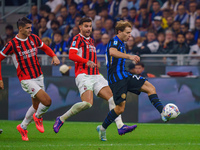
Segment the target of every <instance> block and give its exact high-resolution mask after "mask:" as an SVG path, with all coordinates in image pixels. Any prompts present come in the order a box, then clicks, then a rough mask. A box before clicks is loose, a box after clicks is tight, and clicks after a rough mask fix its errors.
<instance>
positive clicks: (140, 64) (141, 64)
mask: <svg viewBox="0 0 200 150" xmlns="http://www.w3.org/2000/svg"><path fill="white" fill-rule="evenodd" d="M135 66H142V68H144V63H142V62H138V63H137V64H135Z"/></svg>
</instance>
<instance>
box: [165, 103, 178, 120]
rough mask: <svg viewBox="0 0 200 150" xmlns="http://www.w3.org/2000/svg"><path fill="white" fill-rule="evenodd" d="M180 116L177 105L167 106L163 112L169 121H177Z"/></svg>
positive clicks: (170, 104)
mask: <svg viewBox="0 0 200 150" xmlns="http://www.w3.org/2000/svg"><path fill="white" fill-rule="evenodd" d="M179 114H180V111H179V109H178V107H177V106H176V105H175V104H172V103H169V104H167V105H165V107H164V108H163V111H162V115H163V116H164V117H165V118H166V119H167V120H171V119H175V118H176V117H178V115H179Z"/></svg>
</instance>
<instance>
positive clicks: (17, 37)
mask: <svg viewBox="0 0 200 150" xmlns="http://www.w3.org/2000/svg"><path fill="white" fill-rule="evenodd" d="M15 38H16V39H18V40H20V41H26V40H27V39H28V37H27V38H25V39H20V38H19V36H18V34H17V35H16V36H15Z"/></svg>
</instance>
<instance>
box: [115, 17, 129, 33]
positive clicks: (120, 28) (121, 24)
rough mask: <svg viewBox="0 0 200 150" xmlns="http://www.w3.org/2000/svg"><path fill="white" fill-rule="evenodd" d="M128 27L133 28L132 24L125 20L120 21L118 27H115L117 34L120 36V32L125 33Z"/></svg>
mask: <svg viewBox="0 0 200 150" xmlns="http://www.w3.org/2000/svg"><path fill="white" fill-rule="evenodd" d="M126 27H130V28H132V25H131V23H130V22H128V21H123V20H120V21H118V22H117V24H116V26H115V30H116V33H117V34H118V31H122V32H123V31H124V30H125V28H126Z"/></svg>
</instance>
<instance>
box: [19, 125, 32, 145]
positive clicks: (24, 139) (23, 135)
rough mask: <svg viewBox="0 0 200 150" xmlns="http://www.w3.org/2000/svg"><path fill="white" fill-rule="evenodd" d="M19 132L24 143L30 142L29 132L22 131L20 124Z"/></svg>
mask: <svg viewBox="0 0 200 150" xmlns="http://www.w3.org/2000/svg"><path fill="white" fill-rule="evenodd" d="M17 130H18V131H19V133H20V134H21V136H22V140H23V141H28V140H29V139H28V135H27V133H28V131H27V130H24V129H22V128H21V126H20V124H19V125H18V126H17Z"/></svg>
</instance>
